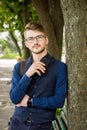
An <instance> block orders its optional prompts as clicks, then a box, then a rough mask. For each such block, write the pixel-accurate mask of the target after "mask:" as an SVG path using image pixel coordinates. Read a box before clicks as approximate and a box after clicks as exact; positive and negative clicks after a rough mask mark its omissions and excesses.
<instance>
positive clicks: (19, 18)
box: [0, 0, 38, 50]
mask: <svg viewBox="0 0 87 130" xmlns="http://www.w3.org/2000/svg"><path fill="white" fill-rule="evenodd" d="M25 10H26V11H27V12H26V11H25ZM26 19H27V21H26ZM24 20H25V21H24ZM37 20H38V16H37V14H36V10H35V8H34V7H33V5H32V3H29V2H28V3H26V0H8V1H7V0H1V1H0V32H3V31H8V32H10V33H12V36H14V39H17V40H16V41H18V37H16V35H13V34H15V31H18V32H19V33H20V35H21V38H23V37H22V35H23V29H24V23H26V22H28V21H37ZM14 39H13V41H14ZM21 41H22V40H21ZM5 43H7V44H8V42H5ZM14 43H15V41H14ZM21 43H22V42H21ZM15 45H16V44H15ZM19 48H20V46H19ZM14 50H15V49H14ZM20 50H21V48H20Z"/></svg>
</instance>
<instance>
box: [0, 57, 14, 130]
mask: <svg viewBox="0 0 87 130" xmlns="http://www.w3.org/2000/svg"><path fill="white" fill-rule="evenodd" d="M16 62H17V61H16V60H6V59H0V130H7V129H8V122H9V119H10V117H11V116H12V113H13V109H14V105H13V104H12V102H11V100H10V98H9V91H10V87H11V77H12V70H13V66H14V64H15V63H16Z"/></svg>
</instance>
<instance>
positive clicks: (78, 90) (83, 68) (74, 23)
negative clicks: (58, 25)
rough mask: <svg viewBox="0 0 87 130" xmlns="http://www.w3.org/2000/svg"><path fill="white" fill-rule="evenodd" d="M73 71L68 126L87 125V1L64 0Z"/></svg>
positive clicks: (76, 128)
mask: <svg viewBox="0 0 87 130" xmlns="http://www.w3.org/2000/svg"><path fill="white" fill-rule="evenodd" d="M61 5H62V9H63V15H64V23H65V37H66V44H67V48H66V52H67V58H66V61H67V64H68V75H69V90H68V130H86V129H87V1H86V0H61Z"/></svg>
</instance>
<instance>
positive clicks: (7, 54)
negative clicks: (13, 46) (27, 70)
mask: <svg viewBox="0 0 87 130" xmlns="http://www.w3.org/2000/svg"><path fill="white" fill-rule="evenodd" d="M17 56H18V54H17V53H13V52H11V50H10V49H9V48H8V47H6V48H5V49H4V54H3V56H2V57H1V58H12V59H13V58H17Z"/></svg>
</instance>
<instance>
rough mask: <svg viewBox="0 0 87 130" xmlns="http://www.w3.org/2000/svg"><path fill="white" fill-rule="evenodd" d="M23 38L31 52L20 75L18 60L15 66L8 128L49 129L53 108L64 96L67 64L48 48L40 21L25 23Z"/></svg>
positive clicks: (57, 105) (52, 118) (53, 116)
mask: <svg viewBox="0 0 87 130" xmlns="http://www.w3.org/2000/svg"><path fill="white" fill-rule="evenodd" d="M24 38H25V46H26V47H27V48H28V49H29V50H30V51H31V54H32V55H31V56H30V57H29V59H28V60H27V61H26V65H25V72H24V74H23V76H21V75H20V66H21V63H17V64H16V65H15V66H14V71H13V77H12V86H11V90H10V98H11V100H12V102H13V103H14V104H15V110H14V114H13V116H12V118H11V121H10V130H20V129H21V130H52V120H54V119H55V110H56V108H62V107H63V105H64V101H65V97H66V91H67V69H66V64H64V63H63V62H61V61H58V60H57V59H55V58H54V57H52V56H51V55H50V54H49V53H48V52H47V45H48V42H49V40H48V37H47V35H46V33H45V31H44V29H43V27H42V25H40V24H38V23H35V22H30V23H28V24H27V25H26V26H25V30H24ZM49 44H50V43H49Z"/></svg>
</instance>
